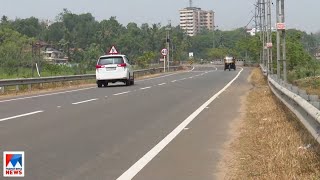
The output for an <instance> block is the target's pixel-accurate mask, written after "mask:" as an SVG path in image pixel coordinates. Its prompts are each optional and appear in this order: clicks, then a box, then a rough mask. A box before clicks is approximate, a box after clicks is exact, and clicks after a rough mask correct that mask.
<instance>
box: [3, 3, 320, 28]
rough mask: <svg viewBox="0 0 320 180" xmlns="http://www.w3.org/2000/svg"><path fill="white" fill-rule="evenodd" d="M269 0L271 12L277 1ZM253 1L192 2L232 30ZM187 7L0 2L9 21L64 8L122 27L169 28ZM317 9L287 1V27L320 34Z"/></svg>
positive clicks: (247, 15) (247, 13)
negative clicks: (155, 24)
mask: <svg viewBox="0 0 320 180" xmlns="http://www.w3.org/2000/svg"><path fill="white" fill-rule="evenodd" d="M272 1H273V2H274V6H273V7H272V8H273V11H274V9H275V3H276V0H272ZM255 2H256V0H193V6H196V7H200V8H202V9H203V10H213V11H214V12H215V21H216V22H215V25H216V26H218V29H221V30H231V29H235V28H239V27H244V26H246V25H247V24H248V23H249V21H250V19H251V18H252V17H253V16H254V3H255ZM187 6H189V0H157V1H155V0H0V16H2V15H6V16H8V17H9V19H11V20H14V19H15V18H28V17H31V16H34V17H36V18H39V19H49V20H52V21H54V20H55V18H56V16H57V15H58V14H59V13H61V12H62V10H63V8H67V9H68V10H70V11H71V12H72V13H76V14H80V13H91V14H92V15H93V16H94V17H95V18H96V20H98V21H101V20H103V19H109V18H110V17H111V16H116V18H117V20H118V21H119V22H120V23H121V24H123V25H127V24H128V23H129V22H135V23H137V24H139V25H140V24H142V23H149V24H154V23H161V24H162V25H167V24H168V22H169V21H171V23H172V25H174V26H177V25H179V10H180V9H182V8H184V7H187ZM319 7H320V0H304V1H298V0H289V1H288V0H286V2H285V13H286V26H287V28H296V29H300V30H303V31H306V32H308V33H310V32H318V31H320V21H319V19H320V12H319ZM273 17H275V14H273ZM273 19H274V18H273ZM274 23H275V22H273V24H274ZM252 25H253V23H252ZM249 27H250V26H249Z"/></svg>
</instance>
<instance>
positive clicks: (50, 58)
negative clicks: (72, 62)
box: [42, 48, 68, 64]
mask: <svg viewBox="0 0 320 180" xmlns="http://www.w3.org/2000/svg"><path fill="white" fill-rule="evenodd" d="M42 53H43V59H44V60H45V61H47V62H49V63H54V64H66V63H68V58H67V57H65V56H64V53H62V52H61V51H58V50H55V49H53V48H47V49H46V51H44V52H42Z"/></svg>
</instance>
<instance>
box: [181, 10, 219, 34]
mask: <svg viewBox="0 0 320 180" xmlns="http://www.w3.org/2000/svg"><path fill="white" fill-rule="evenodd" d="M179 12H180V28H181V29H183V30H185V31H186V33H187V35H189V36H194V35H196V34H197V33H199V32H201V30H203V29H207V30H211V31H212V30H213V29H214V12H213V11H204V10H201V8H197V7H187V8H184V9H182V10H180V11H179Z"/></svg>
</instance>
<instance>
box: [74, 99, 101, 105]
mask: <svg viewBox="0 0 320 180" xmlns="http://www.w3.org/2000/svg"><path fill="white" fill-rule="evenodd" d="M96 100H98V99H89V100H85V101H80V102H75V103H72V104H73V105H77V104H83V103H86V102H91V101H96Z"/></svg>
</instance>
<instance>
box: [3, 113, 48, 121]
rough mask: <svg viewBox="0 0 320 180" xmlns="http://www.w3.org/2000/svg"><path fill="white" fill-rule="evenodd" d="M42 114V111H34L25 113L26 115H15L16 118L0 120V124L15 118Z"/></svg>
mask: <svg viewBox="0 0 320 180" xmlns="http://www.w3.org/2000/svg"><path fill="white" fill-rule="evenodd" d="M42 112H43V111H34V112H30V113H26V114H20V115H17V116H12V117H7V118H3V119H0V122H1V121H7V120H10V119H16V118H19V117H24V116H30V115H33V114H38V113H42Z"/></svg>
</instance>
